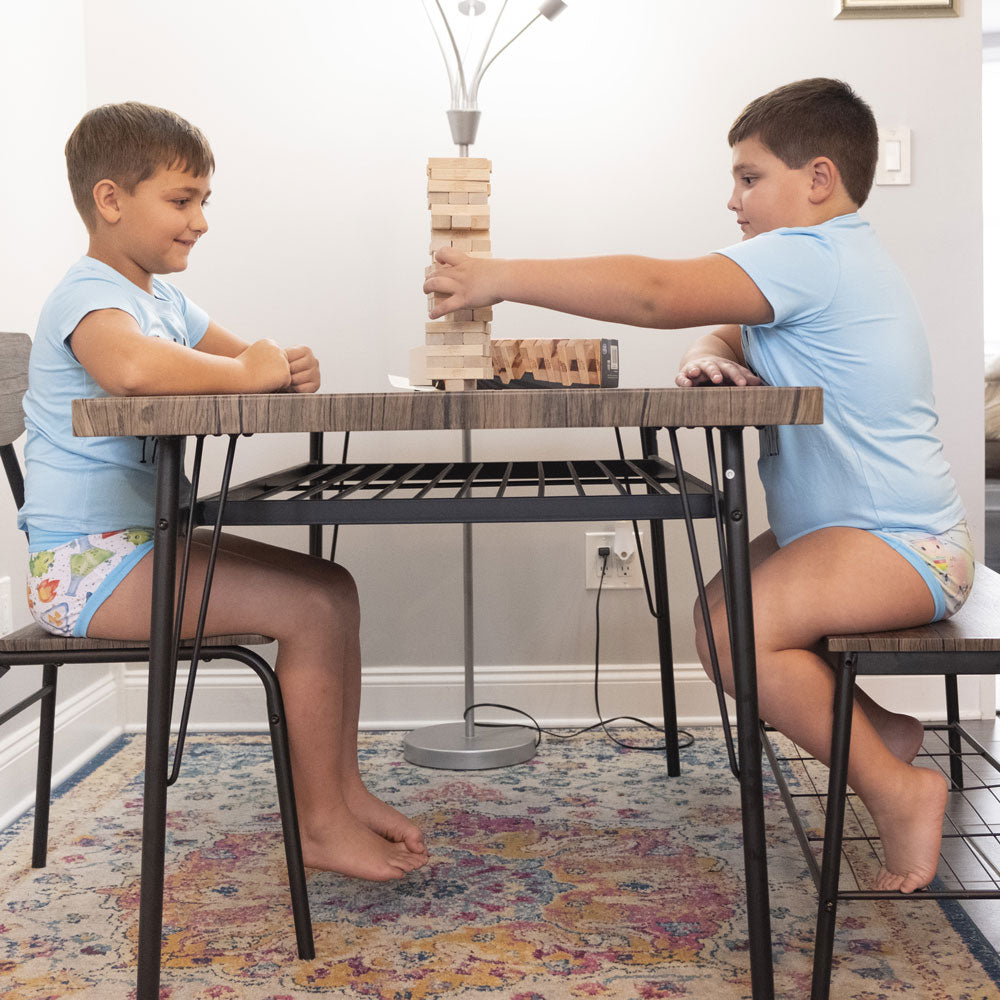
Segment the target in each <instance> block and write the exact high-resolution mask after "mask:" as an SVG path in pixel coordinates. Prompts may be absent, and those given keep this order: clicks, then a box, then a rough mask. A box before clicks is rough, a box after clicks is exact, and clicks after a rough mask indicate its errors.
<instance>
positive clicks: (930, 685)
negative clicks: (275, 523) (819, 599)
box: [123, 663, 995, 732]
mask: <svg viewBox="0 0 1000 1000" xmlns="http://www.w3.org/2000/svg"><path fill="white" fill-rule="evenodd" d="M146 673H147V670H146V667H145V666H144V665H139V664H130V665H126V666H125V668H124V678H125V679H124V686H125V691H124V706H125V717H124V720H123V725H124V727H125V729H126V730H127V731H129V732H139V731H142V730H143V729H144V728H145V724H146ZM185 680H186V672H185V671H183V670H181V671H180V673H179V684H181V685H183V683H184V681H185ZM600 680H601V684H600V700H601V713H602V715H603V716H604V718H606V719H607V718H611V717H613V716H617V715H632V716H637V717H639V718H642V719H646V720H648V721H650V722H654V723H656V724H658V725H659V724H662V722H663V709H662V699H661V693H660V672H659V666H658V665H656V664H639V665H626V664H607V665H603V666H602V667H601V670H600ZM593 682H594V673H593V667H589V666H587V667H583V666H578V665H573V664H568V665H566V664H559V665H554V666H547V667H511V666H481V667H477V668H476V671H475V699H476V702H477V703H484V702H490V703H496V704H503V705H510V706H512V707H514V708H519V709H521V710H522V711H525V712H528V713H530V714H531V715H532V716H533V717H534V718H535V719H536V720H537V721H538V722H539V723H540V724H542V725H543V726H581V725H584V726H585V725H589V724H591V723H592V722H594V721H596V715H595V712H594V692H593ZM863 686H864V687H865V688H866V690H868V691H869V692H870V693H871V694H872V695H873V696H875V697H876V698H877V699H879V700H881V701H883V703H884V704H886V705H887V706H889V707H891V708H893V709H895V710H896V711H904V712H908V713H909V714H912V715H915V716H916V717H917V718H920V719H924V720H928V719H941V718H943V716H944V684H943V681H942V680H941V679H940V678H939V677H931V678H910V677H906V678H903V677H872V678H865V679H864V680H863ZM674 690H675V692H676V699H677V716H678V721H679V722H680V724H681V725H689V726H703V725H704V726H708V725H717V724H718V723H719V708H718V701H717V699H716V695H715V688H714V687H713V686H712V684H711V683H710V681H709V680H708V678H707V677H706V676H705V673H704V671H703V670H702V669H701V667H700V666H699V665H698V664H690V663H679V664H676V665H675V667H674ZM959 694H960V703H961V714H962V717H963V718H989V717H992V715H993V713H994V711H995V709H994V702H993V678H992V677H985V678H978V677H963V678H960V681H959ZM181 698H182V695H181V693H180V691H179V692H178V696H177V699H176V703H175V712H174V718H175V720H176V718H177V717H178V715H179V705H180V701H181ZM464 707H465V679H464V671H463V669H462V667H460V666H448V667H414V666H392V667H366V668H365V669H364V673H363V686H362V696H361V728H362V729H369V730H372V729H401V730H408V729H413V728H415V727H418V726H426V725H437V724H439V723H444V722H457V721H461V719H462V711H463V709H464ZM730 714H731V716H732V703H731V702H730ZM477 718H481V719H482V720H483V721H495V720H500V721H513V720H514V719H516V716H515V715H512V714H511V713H508V712H500V711H496V710H493V709H481V710H480V711H479V712H477ZM191 728H192V730H194V731H202V732H205V731H209V732H210V731H215V732H227V731H228V732H232V731H251V732H254V731H266V730H267V715H266V711H265V705H264V695H263V690H262V687H261V684H260V682H259V681H258V680H257V678H256V677H255V676H254V675H253V673H252V672H251V671H249V670H248V669H246V668H244V667H240V666H231V665H229V666H227V665H221V664H215V663H210V664H203V665H202V666H200V667H199V668H198V683H197V690H196V693H195V698H194V703H193V706H192V713H191Z"/></svg>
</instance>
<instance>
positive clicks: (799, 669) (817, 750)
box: [698, 528, 948, 892]
mask: <svg viewBox="0 0 1000 1000" xmlns="http://www.w3.org/2000/svg"><path fill="white" fill-rule="evenodd" d="M762 547H763V546H762V545H758V552H759V551H760V550H761V548H762ZM753 604H754V631H755V635H756V643H757V687H758V698H759V704H760V713H761V716H762V718H764V719H766V720H767V721H768V722H769V723H771V724H772V725H774V726H775V727H776V728H777V729H778V730H779V731H781V732H782V733H784V734H785V735H787V736H788V737H789V738H790V739H792V740H793V741H794V742H795V743H797V744H798V745H799V746H800V747H802V748H803V749H804V750H806V751H807V752H809V753H810V754H812V755H813V756H815V757H816V758H817V759H818V760H821V761H824V762H829V754H830V737H831V730H832V725H833V689H834V678H833V674H832V672H831V671H830V669H829V667H828V666H827V664H826V663H825V661H824V660H823V659H822V658H821V657H820V656H819V655H817V654H816V653H815V652H813V647H814V646H815V644H816V643H817V642H818V641H819V640H820V639H821V638H822V637H823V636H825V635H830V634H836V633H840V632H858V631H880V630H883V629H892V628H904V627H907V626H914V625H918V624H923V623H924V622H927V621H929V620H930V618H931V617H932V614H933V599H932V598H931V595H930V592H929V591H928V589H927V586H926V584H925V583H924V582H923V580H922V579H921V577H920V575H919V574H918V573H917V571H916V570H915V569H914V568H913V567H912V566H911V565H910V564H909V563H908V562H907V561H906V560H905V559H904V558H903V557H902V556H900V555H899V554H898V553H897V552H895V551H894V550H893V549H892V548H890V547H889V546H888V545H887V544H886V543H885V542H883V541H881V539H879V538H876V537H875V536H874V535H871V534H869V533H868V532H865V531H861V530H859V529H856V528H825V529H823V530H821V531H816V532H813V533H811V534H809V535H805V536H803V537H802V538H798V539H796V540H795V541H794V542H791V543H789V544H788V545H786V546H785V547H784V548H782V549H777V550H776V551H773V552H772V553H771V554H770V555H767V556H765V557H763V558H760V559H759V560H758V562H757V564H756V566H755V567H754V569H753ZM713 618H714V621H715V632H716V635H717V636H725V635H726V634H727V633H726V631H725V628H726V624H725V621H726V620H725V609H724V607H723V606H722V605H721V601H719V602H717V603H716V605H715V609H714V613H713ZM698 645H699V654H700V655H701V656H702V658H703V662H704V661H705V658H706V655H707V654H706V650H705V642H704V636H703V634H702V631H701V629H700V628H699V634H698ZM724 645H725V644H724ZM720 659H721V660H722V662H721V664H720V666H721V668H722V671H723V678H724V681H725V683H726V685H727V686H728V689H729V690H730V691H731V690H732V675H731V668H730V664H729V662H728V657H727V656H725V655H724V652H723V650H720ZM847 780H848V783H849V784H850V785H851V787H852V788H854V790H855V791H856V792H857V793H858V795H859V796H860V798H861V800H862V801H863V802H864V804H865V806H866V808H867V809H868V811H869V812H870V813H871V815H872V818H873V819H874V821H875V825H876V826H877V827H878V831H879V835H880V837H881V839H882V846H883V849H884V852H885V867H884V868H883V870H882V871H881V872H880V873H879V876H878V878H877V880H876V888H879V889H889V890H892V889H899V890H901V891H903V892H912V891H913V890H914V889H917V888H920V887H922V886H924V885H927V884H928V883H929V882H930V880H931V879H932V878H933V876H934V872H935V870H936V869H937V862H938V853H939V850H940V845H941V824H942V821H943V817H944V808H945V803H946V800H947V794H948V785H947V782H946V781H945V778H944V776H943V775H941V774H939V773H937V772H934V771H929V770H926V769H924V768H918V767H914V766H912V765H911V764H909V763H907V762H905V761H903V760H901V759H899V757H897V756H896V755H895V754H894V753H893V752H892V751H891V750H890V749H889V748H888V747H887V746H886V743H885V742H884V741H883V739H882V737H881V736H880V734H879V732H878V730H877V729H876V728H875V726H874V725H873V724H872V722H871V721H870V720H869V717H868V715H867V714H866V712H865V711H864V710H863V709H862V708H861V707H860V706H859V705H856V706H855V711H854V718H853V721H852V728H851V748H850V763H849V767H848V776H847Z"/></svg>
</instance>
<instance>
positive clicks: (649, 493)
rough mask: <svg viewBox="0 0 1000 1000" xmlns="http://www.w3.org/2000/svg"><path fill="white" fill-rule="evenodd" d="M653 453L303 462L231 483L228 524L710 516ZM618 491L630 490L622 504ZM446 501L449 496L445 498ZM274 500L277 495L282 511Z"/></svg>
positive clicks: (694, 486)
mask: <svg viewBox="0 0 1000 1000" xmlns="http://www.w3.org/2000/svg"><path fill="white" fill-rule="evenodd" d="M683 484H684V489H683V493H684V495H682V490H681V486H680V481H679V477H678V474H677V471H676V469H675V468H674V466H673V465H671V464H670V463H669V462H665V461H663V460H662V459H660V458H658V457H652V458H644V459H635V460H630V459H624V460H622V459H610V460H607V461H600V460H588V461H577V460H564V461H553V460H547V461H511V462H487V461H483V462H397V463H389V464H380V463H374V464H369V463H350V462H349V463H346V464H324V463H316V462H308V463H305V464H302V465H298V466H294V467H292V468H289V469H285V470H283V471H281V472H277V473H270V474H268V475H265V476H261V477H260V478H258V479H254V480H251V481H249V482H245V483H242V484H240V485H239V486H234V487H232V488H231V489H230V490H229V492H228V496H227V498H226V501H225V515H224V521H225V523H228V524H248V525H251V524H266V523H270V522H273V521H274V520H275V519H276V515H277V516H278V519H280V520H281V521H282V522H283V523H287V524H364V523H380V524H391V523H416V522H428V523H435V522H436V523H453V522H456V521H469V522H501V521H534V520H557V519H558V520H569V521H599V520H608V519H612V520H614V519H617V518H619V517H625V516H626V513H624V511H625V507H626V505H627V517H628V518H629V519H640V520H647V519H649V520H660V519H669V518H682V517H683V516H684V510H683V508H684V504H685V501H686V502H687V504H688V506H689V508H690V513H691V516H692V517H695V518H710V517H715V516H716V515H717V513H718V509H719V506H718V505H719V502H720V501H719V496H718V492H717V491H715V490H713V489H712V487H711V486H710V485H709V484H707V483H705V482H703V481H701V480H700V479H698V478H696V477H694V476H692V475H690V474H688V473H683ZM624 498H628V499H627V501H626V504H625V505H623V503H622V501H623V499H624ZM443 501H446V502H443ZM218 503H219V494H214V495H212V496H208V497H203V498H201V499H200V500H199V501H198V505H197V514H198V518H197V519H198V521H199V522H200V523H203V524H205V523H212V522H214V520H215V517H216V513H217V511H218ZM275 505H280V509H279V510H278V511H275V510H274V507H275Z"/></svg>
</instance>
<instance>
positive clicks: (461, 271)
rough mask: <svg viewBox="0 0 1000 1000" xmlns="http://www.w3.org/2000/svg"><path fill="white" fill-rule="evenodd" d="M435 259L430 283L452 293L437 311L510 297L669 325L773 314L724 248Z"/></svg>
mask: <svg viewBox="0 0 1000 1000" xmlns="http://www.w3.org/2000/svg"><path fill="white" fill-rule="evenodd" d="M436 259H437V261H438V264H439V266H438V268H437V271H436V272H435V273H434V274H433V275H432V276H431V277H430V278H428V279H427V281H426V282H425V284H424V291H425V292H429V293H430V292H434V293H436V294H438V295H441V296H447V298H445V299H444V300H443V301H442V302H441V304H440V305H439V306H438V307H437V308H435V309H434V310H432V312H431V314H430V315H431V318H432V319H436V318H438V317H440V316H444V315H446V314H447V313H450V312H454V311H455V310H457V309H474V308H478V307H480V306H487V305H493V304H494V303H497V302H503V301H510V302H523V303H525V304H527V305H535V306H544V307H546V308H548V309H556V310H559V311H560V312H566V313H572V314H573V315H576V316H586V317H588V318H590V319H598V320H607V321H610V322H613V323H628V324H630V325H632V326H645V327H654V328H657V329H666V330H669V329H679V328H683V327H691V326H710V325H715V324H723V323H727V324H728V323H752V324H755V323H767V322H770V321H771V319H773V313H772V311H771V306H770V304H769V303H768V301H767V299H765V298H764V296H763V294H762V293H761V291H760V289H759V288H758V287H757V286H756V285H755V284H754V283H753V281H751V279H750V277H749V276H748V275H747V273H746V272H745V271H744V270H743V269H742V268H741V267H740V266H739V265H738V264H735V263H733V261H731V260H730V259H729V258H728V257H723V256H721V255H720V254H709V255H708V256H706V257H697V258H694V259H692V260H656V259H654V258H652V257H633V256H620V257H584V258H578V259H569V260H501V259H497V258H493V259H476V258H471V257H467V256H466V255H465V254H463V253H460V252H459V251H456V250H451V249H443V250H439V251H438V252H437V254H436ZM441 265H444V266H441Z"/></svg>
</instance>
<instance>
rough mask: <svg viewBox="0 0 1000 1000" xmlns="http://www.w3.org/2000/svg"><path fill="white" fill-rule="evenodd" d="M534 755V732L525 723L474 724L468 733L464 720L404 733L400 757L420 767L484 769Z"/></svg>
mask: <svg viewBox="0 0 1000 1000" xmlns="http://www.w3.org/2000/svg"><path fill="white" fill-rule="evenodd" d="M534 756H535V731H534V730H533V729H528V728H527V727H526V726H503V727H498V728H494V727H492V726H476V727H475V729H474V735H472V736H469V735H468V734H467V732H466V725H465V723H464V722H446V723H444V724H443V725H440V726H426V727H424V728H423V729H415V730H413V732H412V733H408V734H407V735H406V737H405V738H404V740H403V757H404V758H405V759H406V760H407V761H409V762H410V763H411V764H419V765H420V766H421V767H440V768H444V769H445V770H450V771H485V770H486V769H488V768H491V767H506V766H507V765H509V764H523V763H524V762H525V761H526V760H531V758H532V757H534Z"/></svg>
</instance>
